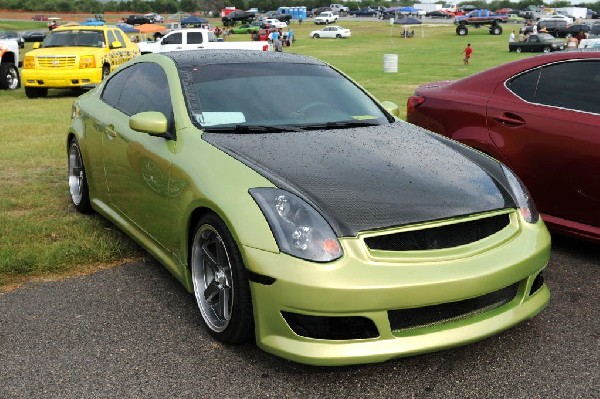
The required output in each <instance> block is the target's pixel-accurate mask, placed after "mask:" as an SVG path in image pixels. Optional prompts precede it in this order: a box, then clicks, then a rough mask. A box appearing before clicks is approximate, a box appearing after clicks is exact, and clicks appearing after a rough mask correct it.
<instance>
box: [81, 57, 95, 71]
mask: <svg viewBox="0 0 600 399" xmlns="http://www.w3.org/2000/svg"><path fill="white" fill-rule="evenodd" d="M79 68H80V69H86V68H96V57H94V56H93V55H82V56H81V57H79Z"/></svg>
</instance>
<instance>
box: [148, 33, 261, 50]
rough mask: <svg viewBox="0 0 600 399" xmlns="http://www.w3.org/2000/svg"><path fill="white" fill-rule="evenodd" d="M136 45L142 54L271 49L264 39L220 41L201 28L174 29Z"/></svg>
mask: <svg viewBox="0 0 600 399" xmlns="http://www.w3.org/2000/svg"><path fill="white" fill-rule="evenodd" d="M138 46H139V47H140V52H141V53H142V54H148V53H166V52H168V51H185V50H199V49H220V50H224V49H225V50H227V49H232V50H234V49H235V50H259V51H269V50H271V45H270V44H269V43H268V42H266V41H257V42H256V41H253V42H220V41H218V40H217V37H216V36H215V34H214V33H213V32H212V31H210V30H209V29H203V28H197V29H181V30H175V31H172V32H169V33H168V34H166V35H165V36H163V37H162V38H161V39H159V40H157V41H155V42H150V41H148V42H140V43H138Z"/></svg>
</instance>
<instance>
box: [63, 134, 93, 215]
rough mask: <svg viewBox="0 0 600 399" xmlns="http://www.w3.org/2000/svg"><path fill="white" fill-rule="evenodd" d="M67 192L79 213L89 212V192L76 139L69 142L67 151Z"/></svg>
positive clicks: (90, 207) (90, 208) (90, 210)
mask: <svg viewBox="0 0 600 399" xmlns="http://www.w3.org/2000/svg"><path fill="white" fill-rule="evenodd" d="M68 169H69V193H70V194H71V202H72V203H73V205H74V206H75V209H76V210H77V212H79V213H91V212H92V205H91V204H90V193H89V188H88V182H87V175H86V173H85V166H84V164H83V158H82V156H81V150H80V149H79V143H78V142H77V139H72V140H71V141H70V142H69V153H68Z"/></svg>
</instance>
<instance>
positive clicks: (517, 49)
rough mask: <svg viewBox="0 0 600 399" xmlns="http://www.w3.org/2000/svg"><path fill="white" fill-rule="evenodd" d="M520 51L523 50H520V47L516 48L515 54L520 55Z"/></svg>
mask: <svg viewBox="0 0 600 399" xmlns="http://www.w3.org/2000/svg"><path fill="white" fill-rule="evenodd" d="M521 51H523V49H521V47H517V48H516V49H515V52H517V53H520V52H521Z"/></svg>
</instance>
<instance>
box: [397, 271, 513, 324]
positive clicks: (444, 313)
mask: <svg viewBox="0 0 600 399" xmlns="http://www.w3.org/2000/svg"><path fill="white" fill-rule="evenodd" d="M518 288H519V283H515V284H513V285H511V286H509V287H506V288H503V289H501V290H498V291H495V292H491V293H489V294H486V295H482V296H479V297H477V298H471V299H465V300H463V301H458V302H450V303H443V304H441V305H433V306H425V307H421V308H413V309H399V310H390V311H388V317H389V320H390V327H391V329H392V331H398V330H404V329H407V328H419V327H425V326H431V325H435V324H441V323H446V322H449V321H452V320H457V319H462V318H466V317H470V316H474V315H476V314H478V313H483V312H486V311H489V310H492V309H496V308H499V307H500V306H502V305H504V304H506V303H508V302H510V301H511V300H513V298H514V297H515V295H517V289H518Z"/></svg>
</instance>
